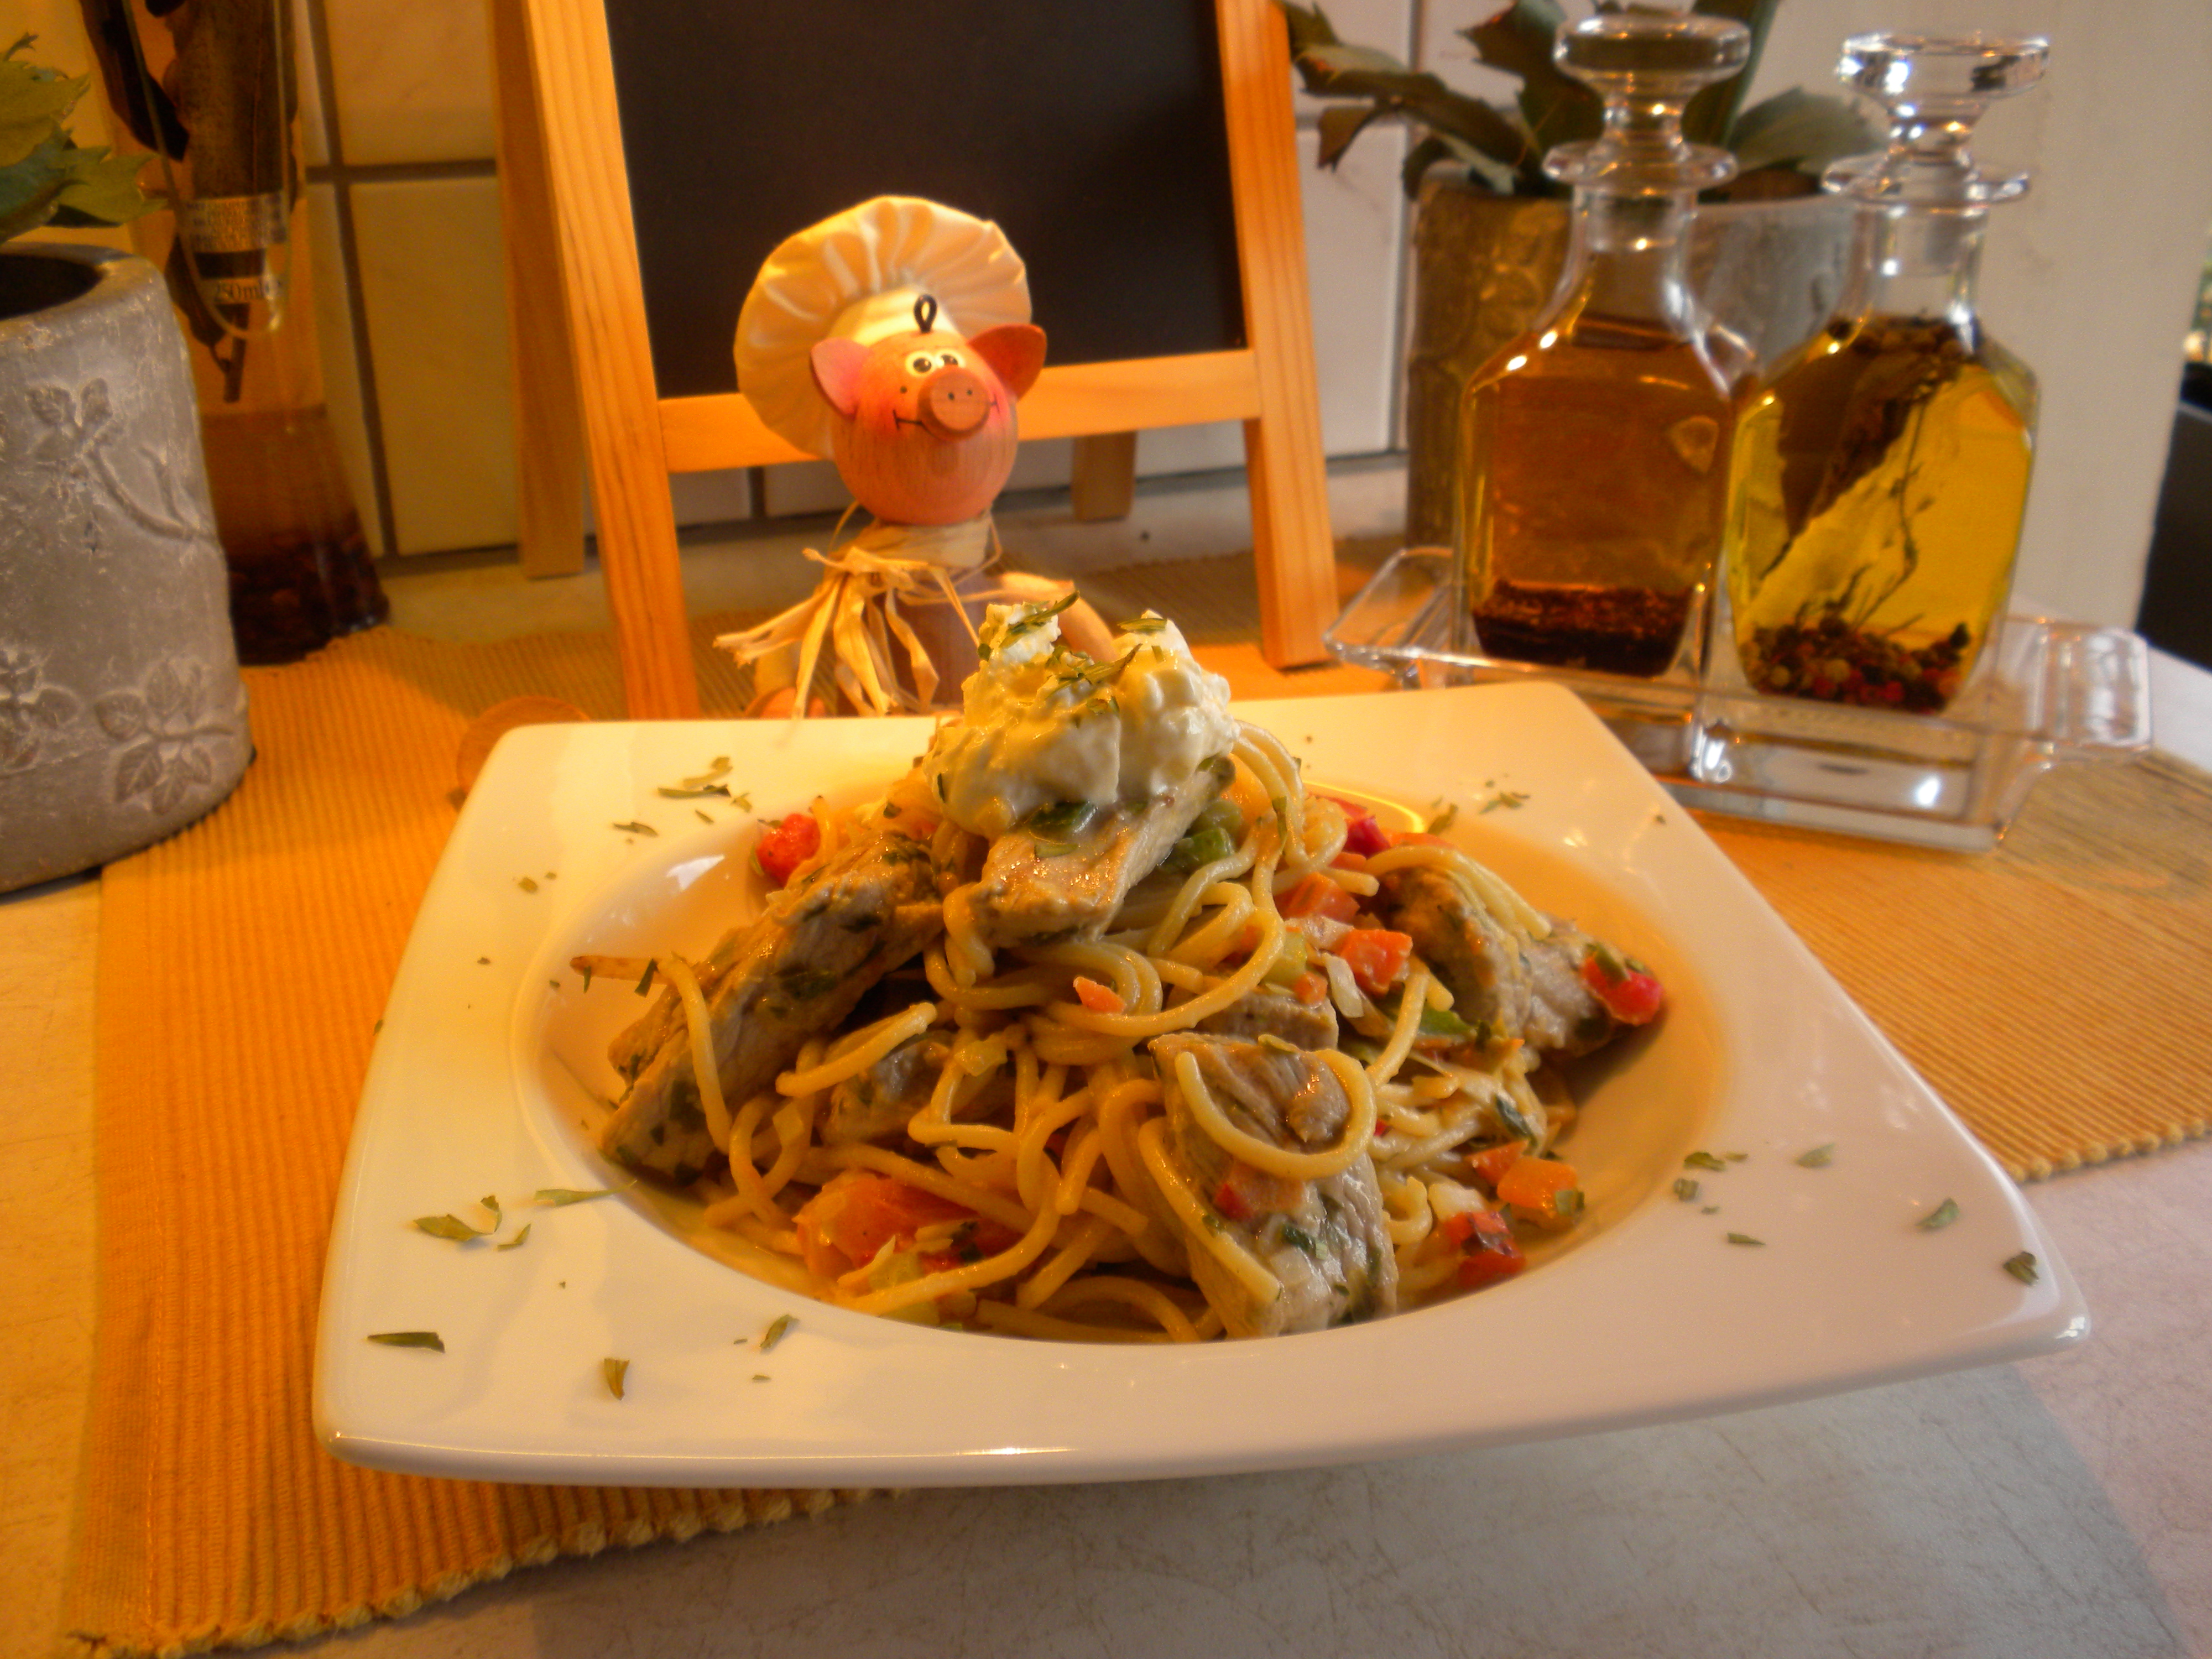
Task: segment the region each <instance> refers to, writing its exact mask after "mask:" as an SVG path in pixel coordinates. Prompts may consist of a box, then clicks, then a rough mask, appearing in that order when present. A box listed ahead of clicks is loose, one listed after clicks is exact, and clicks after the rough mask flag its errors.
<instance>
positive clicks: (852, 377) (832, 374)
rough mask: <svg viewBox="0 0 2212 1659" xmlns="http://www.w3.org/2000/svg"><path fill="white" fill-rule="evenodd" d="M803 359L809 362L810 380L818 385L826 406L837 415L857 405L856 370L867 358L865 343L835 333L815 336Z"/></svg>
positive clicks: (858, 382)
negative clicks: (827, 335)
mask: <svg viewBox="0 0 2212 1659" xmlns="http://www.w3.org/2000/svg"><path fill="white" fill-rule="evenodd" d="M807 359H808V361H809V362H811V364H812V365H813V368H814V384H815V385H816V386H819V387H821V388H822V395H823V397H824V398H828V399H829V407H830V408H832V409H834V410H836V411H837V412H838V413H839V414H840V415H843V416H851V414H852V412H853V411H854V409H856V408H858V407H859V406H860V370H861V368H862V367H863V366H864V365H865V364H866V362H867V361H868V349H867V347H866V346H864V345H862V344H861V343H860V342H859V341H858V340H848V339H846V338H844V337H842V335H836V336H832V337H830V338H829V339H827V340H817V341H816V342H815V343H814V349H812V350H811V351H810V352H809V353H807Z"/></svg>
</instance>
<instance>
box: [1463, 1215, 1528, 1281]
mask: <svg viewBox="0 0 2212 1659" xmlns="http://www.w3.org/2000/svg"><path fill="white" fill-rule="evenodd" d="M1455 1219H1457V1218H1455ZM1467 1222H1468V1229H1467V1234H1466V1238H1465V1249H1466V1253H1465V1254H1464V1255H1462V1256H1461V1257H1460V1262H1459V1284H1460V1288H1461V1289H1462V1290H1468V1291H1474V1290H1480V1289H1481V1288H1482V1287H1483V1286H1484V1285H1495V1284H1496V1283H1497V1282H1498V1280H1499V1279H1510V1278H1512V1277H1513V1275H1514V1274H1516V1273H1519V1272H1520V1271H1521V1270H1522V1268H1523V1267H1527V1266H1528V1257H1527V1256H1525V1255H1522V1254H1521V1245H1520V1242H1519V1241H1518V1240H1516V1238H1515V1237H1513V1229H1512V1227H1511V1226H1510V1225H1508V1224H1507V1222H1506V1219H1505V1218H1504V1216H1502V1215H1500V1214H1499V1213H1498V1212H1497V1211H1495V1210H1474V1211H1470V1212H1468V1215H1467Z"/></svg>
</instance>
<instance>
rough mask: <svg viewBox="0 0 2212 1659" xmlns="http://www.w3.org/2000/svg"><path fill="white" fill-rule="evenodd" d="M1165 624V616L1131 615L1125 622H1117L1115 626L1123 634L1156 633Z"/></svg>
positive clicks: (1166, 622) (1166, 623)
mask: <svg viewBox="0 0 2212 1659" xmlns="http://www.w3.org/2000/svg"><path fill="white" fill-rule="evenodd" d="M1167 625H1168V619H1167V618H1166V617H1153V616H1144V617H1131V618H1130V619H1129V620H1128V621H1127V622H1125V623H1116V624H1115V627H1116V628H1117V629H1119V630H1120V631H1121V632H1122V633H1124V634H1157V633H1158V632H1159V631H1160V630H1161V629H1164V628H1165V627H1166V626H1167Z"/></svg>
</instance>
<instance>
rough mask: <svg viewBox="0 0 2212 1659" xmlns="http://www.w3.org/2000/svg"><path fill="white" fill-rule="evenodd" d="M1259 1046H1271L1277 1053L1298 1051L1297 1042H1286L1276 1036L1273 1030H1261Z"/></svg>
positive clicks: (1295, 1052) (1294, 1052)
mask: <svg viewBox="0 0 2212 1659" xmlns="http://www.w3.org/2000/svg"><path fill="white" fill-rule="evenodd" d="M1260 1046H1261V1048H1272V1049H1273V1050H1274V1051H1275V1053H1277V1054H1297V1052H1298V1045H1297V1043H1295V1042H1286V1041H1285V1040H1284V1039H1283V1038H1281V1037H1279V1036H1276V1035H1275V1034H1274V1033H1273V1031H1262V1032H1261V1033H1260Z"/></svg>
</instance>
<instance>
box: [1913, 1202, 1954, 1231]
mask: <svg viewBox="0 0 2212 1659" xmlns="http://www.w3.org/2000/svg"><path fill="white" fill-rule="evenodd" d="M1958 1218H1959V1206H1958V1203H1957V1200H1954V1199H1948V1198H1947V1199H1945V1200H1943V1201H1942V1203H1941V1204H1938V1205H1937V1206H1936V1207H1935V1208H1934V1209H1932V1210H1930V1211H1929V1212H1928V1213H1927V1214H1926V1215H1923V1216H1922V1217H1921V1218H1920V1219H1919V1220H1918V1221H1917V1222H1916V1223H1915V1224H1914V1225H1916V1226H1917V1227H1918V1228H1919V1229H1920V1231H1922V1232H1923V1233H1935V1232H1941V1231H1942V1230H1943V1229H1944V1228H1946V1227H1948V1226H1949V1225H1951V1224H1952V1223H1953V1222H1954V1221H1956V1220H1957V1219H1958Z"/></svg>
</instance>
